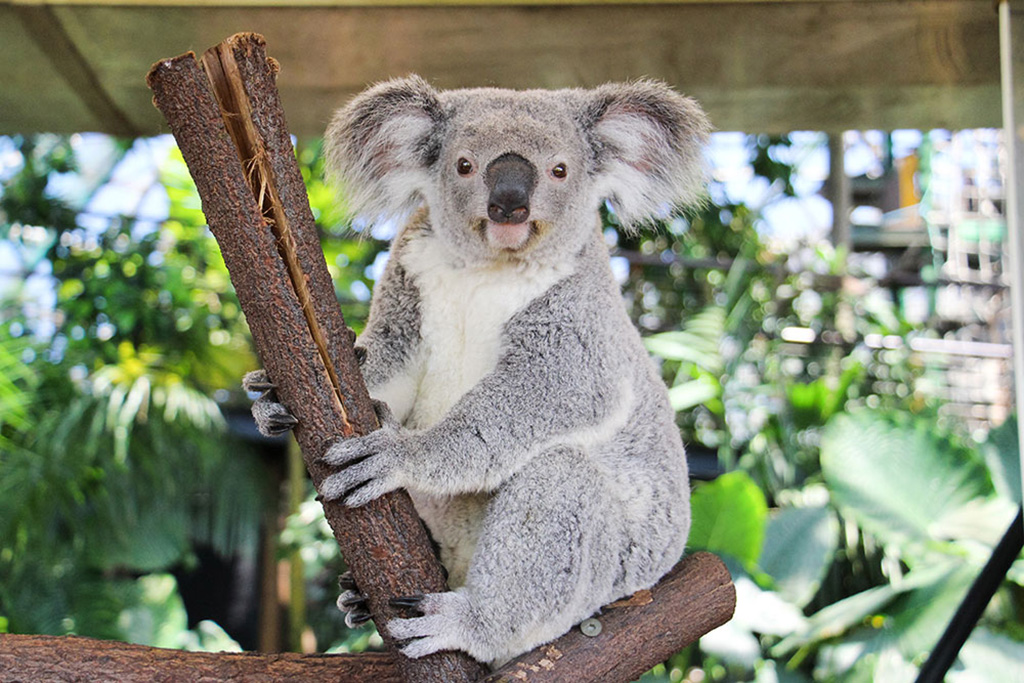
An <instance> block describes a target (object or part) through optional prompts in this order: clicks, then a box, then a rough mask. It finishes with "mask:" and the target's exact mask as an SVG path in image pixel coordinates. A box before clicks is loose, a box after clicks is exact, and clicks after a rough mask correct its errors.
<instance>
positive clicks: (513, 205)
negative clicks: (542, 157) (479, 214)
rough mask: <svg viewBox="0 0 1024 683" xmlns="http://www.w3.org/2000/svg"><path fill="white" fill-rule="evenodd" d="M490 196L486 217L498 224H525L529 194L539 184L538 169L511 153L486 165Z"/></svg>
mask: <svg viewBox="0 0 1024 683" xmlns="http://www.w3.org/2000/svg"><path fill="white" fill-rule="evenodd" d="M484 181H485V182H486V183H487V189H488V190H489V191H490V195H489V196H488V198H487V217H488V218H490V219H491V220H492V221H494V222H495V223H523V222H525V221H526V219H527V218H529V217H530V196H531V195H532V194H533V188H534V187H536V186H537V169H536V168H535V167H534V165H533V164H531V163H530V162H529V161H527V160H526V159H524V158H523V157H521V156H519V155H518V154H513V153H512V152H508V153H506V154H502V155H501V156H500V157H498V158H497V159H495V160H494V161H492V162H491V163H490V164H488V165H487V170H486V172H485V175H484Z"/></svg>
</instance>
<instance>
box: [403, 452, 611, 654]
mask: <svg viewBox="0 0 1024 683" xmlns="http://www.w3.org/2000/svg"><path fill="white" fill-rule="evenodd" d="M556 488H557V491H556V490H555V489H556ZM609 500H612V501H614V500H615V499H614V496H612V495H611V493H610V492H609V491H608V490H607V482H605V481H604V479H603V477H602V475H601V473H600V472H599V471H598V470H597V469H596V468H594V467H593V465H592V464H591V463H590V462H589V461H588V459H587V457H586V455H585V454H583V453H582V452H580V451H577V450H575V449H572V448H566V447H558V448H554V449H552V450H550V451H547V452H545V453H541V454H539V455H538V456H537V457H535V458H534V459H532V460H531V462H530V464H529V466H527V467H524V468H523V469H522V470H520V471H519V472H517V473H516V474H515V475H514V476H512V477H511V478H510V479H509V480H507V481H506V482H505V483H504V484H502V486H501V487H500V488H499V489H498V491H497V492H496V493H495V495H494V497H493V498H492V499H491V501H490V503H489V505H488V508H487V512H486V517H485V520H484V525H483V528H482V530H481V532H480V539H479V543H478V545H477V547H476V550H475V552H474V553H473V561H472V563H471V564H470V567H469V572H468V574H467V576H466V582H465V585H464V586H462V587H461V588H458V589H456V590H454V591H451V592H448V593H428V594H427V595H423V596H409V597H406V598H401V599H399V600H398V601H392V605H393V606H396V607H399V608H403V609H414V610H417V611H418V612H419V613H421V614H420V615H417V616H412V615H409V617H408V618H401V619H392V620H391V621H389V622H388V624H387V631H388V633H390V634H391V636H392V637H393V638H395V639H396V640H399V641H409V642H407V643H405V645H404V646H403V647H402V652H403V653H404V654H405V655H407V656H409V657H422V656H425V655H428V654H431V653H433V652H437V651H439V650H447V649H458V650H462V651H464V652H467V653H469V655H470V656H472V657H473V658H475V659H477V660H479V661H482V662H488V663H490V664H492V665H498V664H501V663H504V662H505V661H508V660H509V659H511V658H512V657H515V656H516V655H518V654H521V653H522V652H525V651H527V650H530V649H532V648H534V647H536V646H537V645H540V644H542V643H545V642H548V641H550V640H552V639H554V638H556V637H558V636H560V635H561V634H563V633H565V632H566V631H568V630H569V629H570V628H572V626H573V624H576V623H578V622H580V621H582V620H583V619H585V618H587V617H589V616H590V615H591V614H593V613H594V612H595V611H596V610H597V609H598V608H600V607H601V606H602V605H604V604H606V603H608V602H610V601H611V600H614V599H615V598H618V597H621V595H619V594H616V579H617V577H618V576H619V574H620V567H621V563H620V560H619V557H620V551H622V549H623V548H628V544H629V543H628V539H627V537H626V534H625V531H624V526H623V522H622V519H623V517H624V516H625V514H624V512H623V511H622V510H621V509H617V508H615V507H614V506H609V505H608V503H607V501H609Z"/></svg>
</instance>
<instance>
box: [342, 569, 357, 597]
mask: <svg viewBox="0 0 1024 683" xmlns="http://www.w3.org/2000/svg"><path fill="white" fill-rule="evenodd" d="M338 588H340V589H341V590H343V591H356V592H358V591H359V589H358V588H356V580H355V579H353V578H352V572H343V573H341V574H339V575H338Z"/></svg>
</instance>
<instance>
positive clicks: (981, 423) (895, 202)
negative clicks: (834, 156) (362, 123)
mask: <svg viewBox="0 0 1024 683" xmlns="http://www.w3.org/2000/svg"><path fill="white" fill-rule="evenodd" d="M847 135H848V136H849V135H854V136H857V135H859V134H847ZM1001 137H1002V134H1001V132H1000V131H998V130H992V129H977V130H967V131H960V132H956V133H952V134H950V133H946V132H944V131H935V132H932V133H928V134H925V135H924V136H922V140H921V144H920V146H919V147H918V148H917V149H916V151H913V152H911V153H910V154H908V155H906V156H902V157H899V158H893V156H894V155H893V151H892V145H891V138H886V140H887V143H888V144H886V145H885V147H884V149H881V150H879V151H880V155H881V157H882V159H881V162H882V167H883V168H884V171H883V173H882V175H881V176H879V177H877V178H869V177H866V176H865V177H860V178H854V179H853V182H852V187H853V189H852V194H853V204H854V206H855V207H857V208H855V209H854V216H855V218H854V220H853V227H852V240H851V247H852V250H853V252H855V254H858V255H859V257H860V258H861V259H864V258H869V257H865V255H866V254H881V255H883V256H884V271H885V272H884V275H883V276H882V277H881V279H880V282H881V284H883V285H884V286H886V287H887V288H888V289H889V290H890V291H891V293H892V295H893V297H894V298H895V299H896V300H897V301H899V302H900V304H901V310H902V312H903V315H904V316H905V317H906V318H907V319H908V320H909V321H912V322H925V323H927V326H928V327H929V328H930V329H931V330H932V331H934V336H932V337H927V338H926V337H920V336H919V337H915V338H911V339H908V340H906V343H907V344H909V346H910V349H911V351H912V352H913V353H914V354H915V357H916V359H917V361H918V362H919V363H920V364H921V365H922V366H923V368H924V373H923V375H922V376H921V378H920V379H919V380H918V384H917V386H916V387H915V389H916V390H917V391H918V392H920V393H921V394H923V395H925V396H930V397H935V398H939V399H941V400H942V401H943V402H944V406H943V407H942V411H943V413H944V414H946V415H948V416H949V417H952V418H955V419H957V420H960V421H962V422H963V423H964V424H965V426H966V427H968V429H970V430H971V431H975V430H987V429H988V428H990V427H993V426H996V425H999V424H1001V423H1002V422H1003V421H1004V420H1005V419H1006V418H1007V416H1008V415H1009V414H1010V411H1011V409H1012V402H1013V368H1012V346H1011V344H1010V298H1009V290H1008V282H1007V281H1006V277H1005V274H1006V272H1007V263H1006V260H1007V252H1008V248H1007V243H1006V238H1007V234H1006V218H1005V195H1004V184H1003V173H1002V170H1001V167H1002V164H1003V163H1004V162H1003V156H1004V151H1003V150H1004V148H1003V145H1002V143H1001ZM863 207H873V208H875V209H877V211H875V212H872V211H864V210H863ZM858 218H859V220H858ZM872 218H875V219H876V220H872ZM855 258H856V257H855ZM876 267H877V266H876ZM867 341H868V343H869V345H872V342H875V345H876V347H877V348H882V347H883V346H885V345H886V344H888V345H889V346H892V345H893V344H895V343H896V341H895V340H886V341H885V342H884V343H883V342H882V341H879V340H867Z"/></svg>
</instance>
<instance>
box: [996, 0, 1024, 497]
mask: <svg viewBox="0 0 1024 683" xmlns="http://www.w3.org/2000/svg"><path fill="white" fill-rule="evenodd" d="M1015 4H1016V5H1017V8H1018V9H1021V8H1020V5H1019V4H1018V3H1017V2H1011V0H1000V2H999V59H1000V70H1001V89H1002V95H1003V135H1004V138H1005V142H1006V155H1007V159H1006V188H1005V191H1006V230H1007V236H1008V241H1009V248H1010V261H1009V271H1010V272H1009V273H1008V279H1009V284H1010V305H1011V310H1012V314H1013V318H1012V323H1013V330H1012V338H1013V373H1014V384H1015V387H1016V404H1017V406H1016V408H1017V424H1018V432H1019V441H1018V445H1019V448H1020V451H1019V453H1020V457H1021V460H1022V464H1024V419H1022V417H1024V240H1022V239H1021V229H1022V227H1024V204H1022V202H1021V182H1022V181H1024V99H1022V98H1024V87H1020V88H1018V87H1017V85H1018V82H1019V81H1020V79H1021V78H1022V76H1024V73H1021V71H1024V59H1022V57H1024V55H1022V54H1021V48H1020V47H1019V46H1018V45H1016V44H1015V43H1014V33H1015V31H1014V25H1015V24H1016V25H1017V26H1018V31H1016V33H1017V34H1018V35H1017V37H1018V38H1019V37H1020V31H1019V28H1020V24H1021V22H1024V18H1022V17H1021V15H1020V13H1017V12H1013V11H1012V10H1011V5H1015ZM1015 14H1016V18H1014V15H1015ZM1022 86H1024V84H1022ZM1021 479H1022V481H1021V485H1022V487H1024V466H1022V467H1021Z"/></svg>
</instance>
